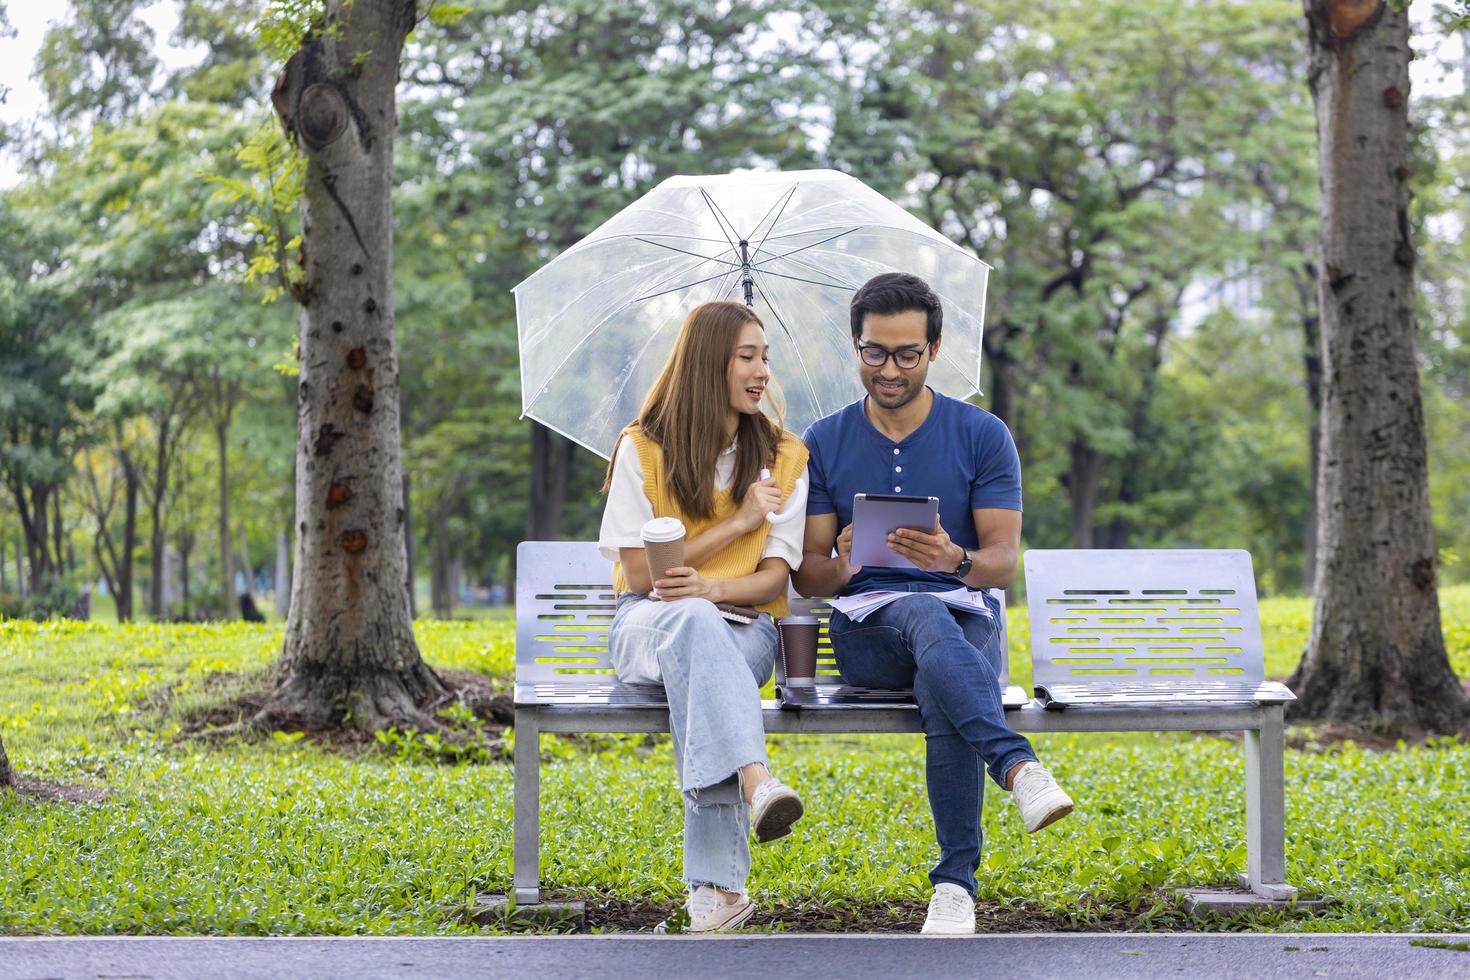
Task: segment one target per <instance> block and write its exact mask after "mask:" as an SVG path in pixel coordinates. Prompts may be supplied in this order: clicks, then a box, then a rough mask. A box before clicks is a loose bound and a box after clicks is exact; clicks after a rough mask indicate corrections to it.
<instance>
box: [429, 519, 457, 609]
mask: <svg viewBox="0 0 1470 980" xmlns="http://www.w3.org/2000/svg"><path fill="white" fill-rule="evenodd" d="M429 604H430V605H431V606H432V607H433V609H434V618H435V619H449V618H450V617H451V616H453V615H454V600H453V598H452V597H451V595H450V592H449V544H448V542H446V541H445V540H444V535H443V534H435V535H434V538H433V544H432V548H431V551H430V560H429Z"/></svg>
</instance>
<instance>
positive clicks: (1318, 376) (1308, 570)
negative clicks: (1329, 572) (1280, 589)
mask: <svg viewBox="0 0 1470 980" xmlns="http://www.w3.org/2000/svg"><path fill="white" fill-rule="evenodd" d="M1321 333H1322V331H1321V320H1320V318H1319V317H1317V316H1315V315H1313V316H1304V317H1302V368H1303V374H1304V376H1305V380H1306V385H1307V407H1308V409H1309V410H1310V412H1311V420H1310V421H1309V422H1308V424H1307V452H1308V453H1309V456H1308V458H1309V460H1310V461H1311V478H1310V479H1311V483H1310V486H1311V497H1310V498H1309V499H1308V502H1307V526H1306V532H1305V534H1304V536H1303V537H1304V540H1303V541H1302V551H1303V556H1302V559H1303V560H1302V578H1303V580H1304V582H1305V584H1306V587H1307V588H1308V589H1309V590H1310V589H1311V588H1312V585H1313V583H1315V582H1316V579H1317V482H1318V479H1317V478H1318V471H1317V467H1318V465H1319V460H1318V454H1319V453H1320V452H1321V451H1322V338H1321Z"/></svg>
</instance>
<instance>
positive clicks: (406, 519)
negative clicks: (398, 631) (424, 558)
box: [403, 470, 419, 621]
mask: <svg viewBox="0 0 1470 980" xmlns="http://www.w3.org/2000/svg"><path fill="white" fill-rule="evenodd" d="M412 489H413V481H412V480H410V479H409V476H408V470H404V471H403V550H404V556H405V558H404V577H403V588H404V591H406V592H407V593H408V618H409V620H410V621H412V620H414V619H417V618H418V615H419V609H418V599H417V598H416V597H415V596H414V594H413V573H414V549H413V495H412V494H411V493H410V491H411V490H412Z"/></svg>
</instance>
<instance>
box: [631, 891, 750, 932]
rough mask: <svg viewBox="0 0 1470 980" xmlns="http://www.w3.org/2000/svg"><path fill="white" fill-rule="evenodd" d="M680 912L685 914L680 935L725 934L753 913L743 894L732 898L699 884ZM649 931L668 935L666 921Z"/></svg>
mask: <svg viewBox="0 0 1470 980" xmlns="http://www.w3.org/2000/svg"><path fill="white" fill-rule="evenodd" d="M684 910H685V911H686V912H687V913H688V914H689V923H688V924H687V925H685V926H684V930H683V931H684V932H690V933H693V932H726V931H728V930H730V929H739V928H740V927H741V926H743V925H745V923H746V922H747V921H748V920H749V919H750V917H751V916H752V915H754V914H755V903H754V902H752V901H751V900H750V896H749V895H747V894H745V893H744V892H741V893H740V894H738V895H732V894H729V893H728V892H722V891H720V890H719V889H718V888H716V887H715V886H714V885H700V886H699V887H698V888H696V889H694V891H692V892H690V894H689V898H688V900H686V901H685V902H684ZM653 931H654V932H658V933H665V932H668V931H669V923H668V920H667V919H665V920H664V921H663V922H660V923H659V924H658V925H657V926H655V927H654V929H653Z"/></svg>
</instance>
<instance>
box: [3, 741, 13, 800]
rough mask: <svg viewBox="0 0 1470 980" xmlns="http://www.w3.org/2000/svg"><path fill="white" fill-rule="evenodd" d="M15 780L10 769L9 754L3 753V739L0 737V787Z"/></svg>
mask: <svg viewBox="0 0 1470 980" xmlns="http://www.w3.org/2000/svg"><path fill="white" fill-rule="evenodd" d="M13 782H15V773H13V772H11V770H10V756H8V755H6V754H5V741H4V739H0V789H3V788H4V787H6V786H9V785H10V784H11V783H13Z"/></svg>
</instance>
